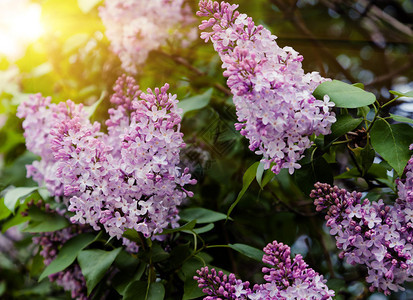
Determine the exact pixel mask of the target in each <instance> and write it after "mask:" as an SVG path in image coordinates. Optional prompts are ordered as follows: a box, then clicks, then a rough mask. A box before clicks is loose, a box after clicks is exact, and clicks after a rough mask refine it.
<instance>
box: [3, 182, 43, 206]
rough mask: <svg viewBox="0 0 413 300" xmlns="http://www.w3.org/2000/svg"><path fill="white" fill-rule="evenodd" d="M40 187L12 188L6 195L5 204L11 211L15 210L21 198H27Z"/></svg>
mask: <svg viewBox="0 0 413 300" xmlns="http://www.w3.org/2000/svg"><path fill="white" fill-rule="evenodd" d="M38 188H39V187H18V188H14V189H10V190H9V191H7V193H6V195H5V196H4V205H5V206H6V207H7V208H8V209H9V210H10V211H11V212H14V209H15V207H16V204H17V202H18V201H19V199H25V198H27V196H29V195H31V194H32V193H33V192H34V191H36V190H37V189H38Z"/></svg>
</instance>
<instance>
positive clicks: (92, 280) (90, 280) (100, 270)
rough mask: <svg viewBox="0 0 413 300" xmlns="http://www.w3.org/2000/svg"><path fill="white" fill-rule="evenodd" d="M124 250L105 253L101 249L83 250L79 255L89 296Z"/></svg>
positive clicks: (118, 249) (78, 258) (119, 249)
mask: <svg viewBox="0 0 413 300" xmlns="http://www.w3.org/2000/svg"><path fill="white" fill-rule="evenodd" d="M121 250H122V248H117V249H114V250H112V251H104V250H100V249H91V250H81V251H80V252H79V253H78V255H77V260H78V262H79V265H80V268H81V269H82V273H83V276H85V279H86V286H87V292H88V295H89V294H90V293H91V292H92V290H93V289H94V288H95V286H96V285H97V284H98V283H99V282H100V280H101V279H102V278H103V276H105V273H106V271H107V270H108V269H109V267H110V266H111V265H112V263H113V262H114V260H115V259H116V257H117V256H118V254H119V252H120V251H121Z"/></svg>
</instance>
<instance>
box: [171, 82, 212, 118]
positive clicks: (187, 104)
mask: <svg viewBox="0 0 413 300" xmlns="http://www.w3.org/2000/svg"><path fill="white" fill-rule="evenodd" d="M212 92H213V89H212V88H210V89H208V90H207V91H206V92H205V93H203V94H201V95H197V96H194V97H190V98H187V99H184V100H182V101H179V103H178V108H182V116H183V115H185V114H186V113H187V112H189V111H192V110H197V109H201V108H203V107H205V106H207V105H208V103H209V101H210V100H211V96H212Z"/></svg>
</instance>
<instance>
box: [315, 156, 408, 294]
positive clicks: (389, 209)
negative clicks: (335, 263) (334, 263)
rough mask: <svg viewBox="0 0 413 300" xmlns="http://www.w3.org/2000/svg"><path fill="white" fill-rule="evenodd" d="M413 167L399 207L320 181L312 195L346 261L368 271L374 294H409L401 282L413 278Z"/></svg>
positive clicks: (367, 278)
mask: <svg viewBox="0 0 413 300" xmlns="http://www.w3.org/2000/svg"><path fill="white" fill-rule="evenodd" d="M412 163H413V160H411V161H410V163H409V166H408V169H409V171H408V174H409V173H410V174H409V175H408V176H407V177H408V178H407V179H406V182H405V183H402V182H399V188H400V187H404V188H407V189H409V191H407V190H402V189H400V194H401V195H402V196H406V197H405V198H403V197H400V198H399V199H397V200H396V202H395V204H394V206H391V205H386V204H385V203H384V202H383V200H381V199H380V200H379V201H377V202H373V201H369V200H368V199H364V200H362V199H361V197H362V195H361V193H357V192H352V193H350V192H348V191H346V190H345V189H339V188H338V187H337V186H334V187H331V186H330V185H329V184H325V183H317V184H315V189H314V190H313V191H312V192H311V195H310V196H311V197H312V198H314V204H315V205H316V209H317V211H322V210H324V211H326V212H327V215H326V219H327V226H328V227H330V234H331V235H334V236H335V237H336V244H337V247H338V248H339V249H341V250H342V252H341V253H340V255H339V256H340V257H341V258H345V259H346V261H347V263H350V264H353V265H355V264H361V265H365V266H366V267H367V271H368V275H367V277H366V281H367V282H368V283H369V284H370V290H371V291H374V290H378V291H380V292H383V293H384V294H386V295H389V294H390V293H391V292H392V291H394V292H395V291H398V290H403V287H402V286H401V284H403V283H404V282H405V281H412V280H413V258H412V256H413V247H412V240H413V225H412V224H413V223H412V221H413V210H412V209H413V205H412V201H411V200H410V198H408V196H407V195H410V194H411V192H412V189H411V187H412V186H411V182H412V177H413V176H412V173H411V170H412Z"/></svg>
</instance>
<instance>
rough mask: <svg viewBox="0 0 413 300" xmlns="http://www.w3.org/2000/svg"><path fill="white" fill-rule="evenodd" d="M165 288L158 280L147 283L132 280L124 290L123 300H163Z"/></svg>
mask: <svg viewBox="0 0 413 300" xmlns="http://www.w3.org/2000/svg"><path fill="white" fill-rule="evenodd" d="M164 297H165V288H164V286H163V284H162V283H160V282H153V283H151V284H150V285H149V289H148V282H146V281H134V282H132V283H131V284H129V285H128V286H127V288H126V290H125V296H124V297H123V300H163V299H164Z"/></svg>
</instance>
